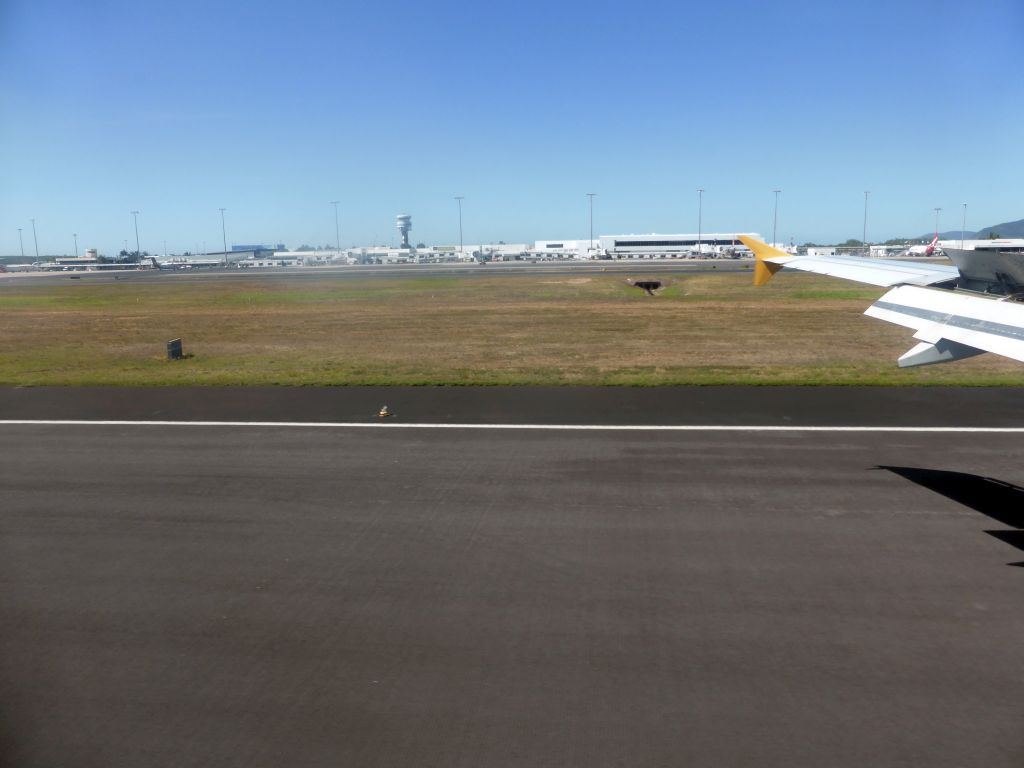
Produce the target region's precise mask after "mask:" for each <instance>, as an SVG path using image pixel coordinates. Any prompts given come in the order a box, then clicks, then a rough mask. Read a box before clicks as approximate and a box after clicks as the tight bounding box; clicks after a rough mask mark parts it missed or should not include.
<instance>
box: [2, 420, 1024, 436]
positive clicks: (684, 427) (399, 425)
mask: <svg viewBox="0 0 1024 768" xmlns="http://www.w3.org/2000/svg"><path fill="white" fill-rule="evenodd" d="M4 426H82V427H264V428H274V429H477V430H481V429H490V430H495V429H505V430H510V429H520V430H546V431H552V432H557V431H563V432H897V433H899V432H907V433H929V432H936V433H944V434H951V433H952V434H955V433H977V434H1024V427H891V426H867V427H844V426H779V425H767V426H766V425H753V424H751V425H735V424H731V425H720V424H646V425H645V424H448V423H422V424H416V423H404V422H400V421H372V422H362V421H331V422H324V421H128V420H89V419H0V427H4Z"/></svg>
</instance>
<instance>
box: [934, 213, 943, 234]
mask: <svg viewBox="0 0 1024 768" xmlns="http://www.w3.org/2000/svg"><path fill="white" fill-rule="evenodd" d="M941 210H942V209H941V208H936V209H935V236H936V237H938V236H939V211H941Z"/></svg>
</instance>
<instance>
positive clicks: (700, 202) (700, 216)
mask: <svg viewBox="0 0 1024 768" xmlns="http://www.w3.org/2000/svg"><path fill="white" fill-rule="evenodd" d="M703 225H704V189H703V187H702V188H701V189H698V190H697V256H698V258H699V257H700V256H701V255H702V254H703V252H704V243H703V239H704V238H703V234H704V233H703V232H702V231H701V228H702V227H703Z"/></svg>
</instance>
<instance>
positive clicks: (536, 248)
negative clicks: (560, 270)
mask: <svg viewBox="0 0 1024 768" xmlns="http://www.w3.org/2000/svg"><path fill="white" fill-rule="evenodd" d="M599 248H600V246H599V241H598V239H597V238H594V240H593V250H592V249H591V241H590V240H535V241H534V243H533V253H532V254H530V257H531V258H537V257H540V258H544V257H545V256H546V257H547V258H549V259H590V258H593V257H594V253H595V252H599Z"/></svg>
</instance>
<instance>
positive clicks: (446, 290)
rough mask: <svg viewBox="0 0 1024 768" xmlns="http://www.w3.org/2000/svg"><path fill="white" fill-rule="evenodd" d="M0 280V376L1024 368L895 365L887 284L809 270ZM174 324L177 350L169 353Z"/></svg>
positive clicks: (767, 379) (713, 376) (608, 380)
mask: <svg viewBox="0 0 1024 768" xmlns="http://www.w3.org/2000/svg"><path fill="white" fill-rule="evenodd" d="M750 279H751V278H750V274H749V273H718V274H716V273H710V274H704V273H698V274H693V275H689V276H680V277H678V278H675V279H673V280H672V281H671V282H670V284H669V286H668V287H667V288H665V289H664V290H662V291H661V292H660V293H659V295H657V296H656V297H653V298H652V297H649V296H646V295H644V294H643V293H642V292H641V291H639V290H637V289H635V288H632V287H630V286H628V285H627V284H626V283H625V282H624V280H623V279H622V277H620V276H618V275H611V274H609V275H607V276H605V275H603V274H598V275H594V274H591V275H590V276H586V277H584V276H581V277H562V276H545V275H541V276H533V275H529V276H524V275H516V276H491V277H486V276H473V277H470V278H466V277H424V278H409V279H405V278H388V279H375V278H352V277H345V278H337V277H329V276H328V277H325V278H324V279H323V280H321V281H294V280H288V279H286V278H281V279H278V278H276V277H266V276H264V277H259V278H251V277H249V278H247V277H246V276H244V275H240V276H238V278H237V279H209V280H194V281H179V280H174V279H167V280H161V281H157V282H150V283H139V282H133V281H130V280H125V281H121V282H116V283H112V282H105V283H90V281H87V280H82V281H65V280H61V279H54V280H53V283H52V285H49V284H47V285H39V284H35V285H19V284H18V281H17V280H7V281H4V282H3V283H0V384H5V385H21V386H31V385H84V384H104V385H110V384H112V385H176V384H210V385H222V384H253V385H255V384H307V385H346V384H424V385H430V384H443V385H462V384H614V385H665V384H877V385H891V384H902V385H921V384H973V385H1010V384H1014V385H1017V384H1021V383H1024V368H1022V367H1021V366H1020V365H1019V364H1016V363H1014V362H1012V361H1007V360H1004V359H1001V358H997V357H995V356H992V355H984V356H982V357H980V358H975V359H972V360H967V361H964V362H960V363H954V364H950V365H941V366H931V367H927V368H921V369H917V370H909V371H904V370H900V369H898V368H897V367H896V358H897V357H898V356H899V355H900V354H902V353H903V352H904V351H906V350H907V349H909V348H910V347H911V346H912V345H913V344H914V342H913V340H912V338H911V334H910V332H909V331H907V330H905V329H901V328H898V327H895V326H892V325H889V324H886V323H882V322H880V321H876V320H872V319H870V318H867V317H864V316H862V314H861V313H862V312H863V310H864V309H865V307H866V306H867V305H868V304H869V303H870V302H871V301H872V300H873V299H875V298H877V297H878V296H880V295H881V293H882V292H881V291H878V290H874V289H871V288H868V289H863V288H858V287H857V286H852V287H851V284H850V283H847V282H839V281H834V280H832V279H830V278H824V277H817V276H811V275H786V274H782V275H779V276H777V277H776V278H775V279H774V280H773V281H772V283H771V284H770V285H769V286H767V287H765V288H762V289H755V288H753V287H752V286H751V285H750ZM179 336H180V337H182V338H183V339H184V345H185V351H186V353H187V354H189V355H190V357H188V359H186V360H182V361H177V362H168V361H167V360H166V359H165V342H166V341H167V340H168V339H171V338H175V337H179Z"/></svg>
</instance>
